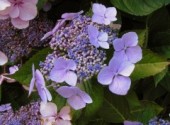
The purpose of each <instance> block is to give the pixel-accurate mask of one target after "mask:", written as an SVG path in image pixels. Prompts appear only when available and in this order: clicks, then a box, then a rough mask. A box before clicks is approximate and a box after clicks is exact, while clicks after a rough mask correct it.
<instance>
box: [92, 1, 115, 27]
mask: <svg viewBox="0 0 170 125" xmlns="http://www.w3.org/2000/svg"><path fill="white" fill-rule="evenodd" d="M92 11H93V13H94V14H93V16H92V21H93V22H96V23H98V24H105V25H109V24H110V23H111V22H112V21H116V20H117V18H116V14H117V11H116V8H114V7H108V8H106V7H105V6H104V5H102V4H97V3H94V4H93V7H92Z"/></svg>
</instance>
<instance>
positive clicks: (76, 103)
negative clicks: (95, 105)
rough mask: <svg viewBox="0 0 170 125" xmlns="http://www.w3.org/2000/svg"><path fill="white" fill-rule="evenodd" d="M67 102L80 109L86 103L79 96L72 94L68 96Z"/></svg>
mask: <svg viewBox="0 0 170 125" xmlns="http://www.w3.org/2000/svg"><path fill="white" fill-rule="evenodd" d="M67 102H68V103H69V104H70V106H71V107H72V108H73V109H75V110H79V109H82V108H84V107H85V106H86V103H85V102H84V101H83V99H82V98H81V97H80V96H77V95H73V96H71V97H70V98H68V99H67Z"/></svg>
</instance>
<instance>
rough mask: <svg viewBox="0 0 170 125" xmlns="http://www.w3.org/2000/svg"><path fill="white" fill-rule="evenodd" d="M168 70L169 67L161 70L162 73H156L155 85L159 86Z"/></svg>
mask: <svg viewBox="0 0 170 125" xmlns="http://www.w3.org/2000/svg"><path fill="white" fill-rule="evenodd" d="M167 71H168V68H165V69H164V70H163V71H162V72H160V73H158V74H156V75H155V76H154V82H155V86H157V85H158V83H159V82H160V81H161V80H162V79H163V78H164V76H165V75H166V73H167Z"/></svg>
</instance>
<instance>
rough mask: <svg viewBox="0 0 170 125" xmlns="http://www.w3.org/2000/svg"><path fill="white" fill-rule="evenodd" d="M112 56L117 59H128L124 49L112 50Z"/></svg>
mask: <svg viewBox="0 0 170 125" xmlns="http://www.w3.org/2000/svg"><path fill="white" fill-rule="evenodd" d="M114 58H115V59H117V60H120V61H121V62H122V61H128V57H127V55H126V53H125V50H121V51H115V52H114Z"/></svg>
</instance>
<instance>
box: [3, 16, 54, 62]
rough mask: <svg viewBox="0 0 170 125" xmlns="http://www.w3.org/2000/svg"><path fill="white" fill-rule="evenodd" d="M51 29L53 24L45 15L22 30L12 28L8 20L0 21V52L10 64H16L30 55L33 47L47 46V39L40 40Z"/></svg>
mask: <svg viewBox="0 0 170 125" xmlns="http://www.w3.org/2000/svg"><path fill="white" fill-rule="evenodd" d="M52 27H53V22H51V21H50V20H48V19H47V16H46V15H39V17H37V18H36V19H34V20H32V21H30V26H29V27H28V28H26V29H22V30H18V29H16V28H14V27H13V26H12V24H11V22H10V20H9V19H7V20H0V29H1V30H0V51H2V52H4V53H5V54H6V55H7V56H8V59H9V61H10V62H16V61H18V60H19V59H21V58H22V57H23V56H27V55H28V54H30V52H31V51H32V48H33V47H42V46H47V43H48V41H49V39H46V40H45V41H40V39H41V38H42V36H43V35H44V33H46V32H47V31H49V30H50V29H51V28H52Z"/></svg>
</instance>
